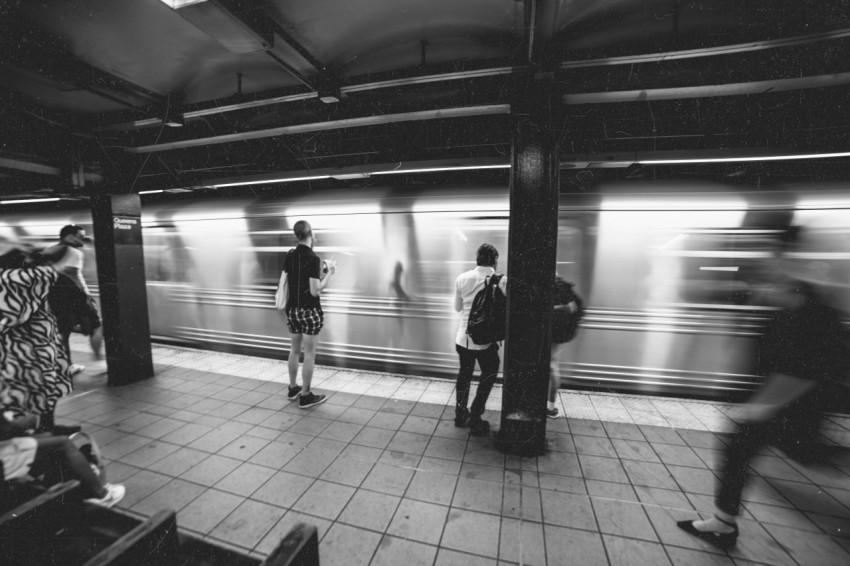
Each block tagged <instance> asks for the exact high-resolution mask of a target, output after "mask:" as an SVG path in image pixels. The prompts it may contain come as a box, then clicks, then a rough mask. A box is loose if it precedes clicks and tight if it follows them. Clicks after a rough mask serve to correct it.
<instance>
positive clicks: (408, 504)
mask: <svg viewBox="0 0 850 566" xmlns="http://www.w3.org/2000/svg"><path fill="white" fill-rule="evenodd" d="M448 513H449V507H447V506H445V505H437V504H433V503H428V502H425V501H416V500H413V499H409V498H407V497H405V498H404V499H402V500H401V501H400V503H399V505H398V506H397V508H396V509H395V513H394V515H393V517H392V520H391V522H390V524H389V526H388V527H387V528H386V532H387V534H390V535H394V536H397V537H400V538H409V539H411V540H415V541H418V542H422V543H427V544H438V543H439V542H440V537H441V536H442V534H443V527H444V526H445V524H446V519H447V517H448Z"/></svg>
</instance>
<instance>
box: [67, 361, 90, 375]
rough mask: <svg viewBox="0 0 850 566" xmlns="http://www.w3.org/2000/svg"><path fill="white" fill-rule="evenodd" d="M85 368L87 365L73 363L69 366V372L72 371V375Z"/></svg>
mask: <svg viewBox="0 0 850 566" xmlns="http://www.w3.org/2000/svg"><path fill="white" fill-rule="evenodd" d="M84 369H86V366H81V365H80V364H71V365H70V366H69V367H68V373H70V374H71V375H77V374H78V373H80V372H81V371H83V370H84Z"/></svg>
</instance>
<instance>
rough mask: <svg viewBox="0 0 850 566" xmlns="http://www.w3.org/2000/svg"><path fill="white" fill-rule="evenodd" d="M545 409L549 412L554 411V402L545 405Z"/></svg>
mask: <svg viewBox="0 0 850 566" xmlns="http://www.w3.org/2000/svg"><path fill="white" fill-rule="evenodd" d="M546 408H547V409H549V410H550V411H551V410H552V409H554V408H555V402H554V401H549V402H548V403H546Z"/></svg>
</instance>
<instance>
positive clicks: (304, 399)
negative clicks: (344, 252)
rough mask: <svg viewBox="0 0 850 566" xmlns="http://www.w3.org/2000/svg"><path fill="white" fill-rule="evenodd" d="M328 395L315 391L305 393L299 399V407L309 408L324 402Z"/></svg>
mask: <svg viewBox="0 0 850 566" xmlns="http://www.w3.org/2000/svg"><path fill="white" fill-rule="evenodd" d="M327 399H328V398H327V397H326V396H325V395H316V394H314V393H303V394H302V395H301V398H300V399H299V400H298V408H299V409H309V408H310V407H312V406H314V405H318V404H320V403H324V402H325V401H327Z"/></svg>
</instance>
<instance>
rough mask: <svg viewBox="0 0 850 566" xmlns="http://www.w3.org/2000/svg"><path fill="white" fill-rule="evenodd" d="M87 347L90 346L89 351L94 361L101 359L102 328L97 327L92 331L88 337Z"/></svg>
mask: <svg viewBox="0 0 850 566" xmlns="http://www.w3.org/2000/svg"><path fill="white" fill-rule="evenodd" d="M89 345H90V346H91V351H92V353H94V357H95V359H98V360H99V359H101V358H102V357H103V327H102V326H98V327H97V328H95V329H94V330H92V333H91V336H89Z"/></svg>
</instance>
